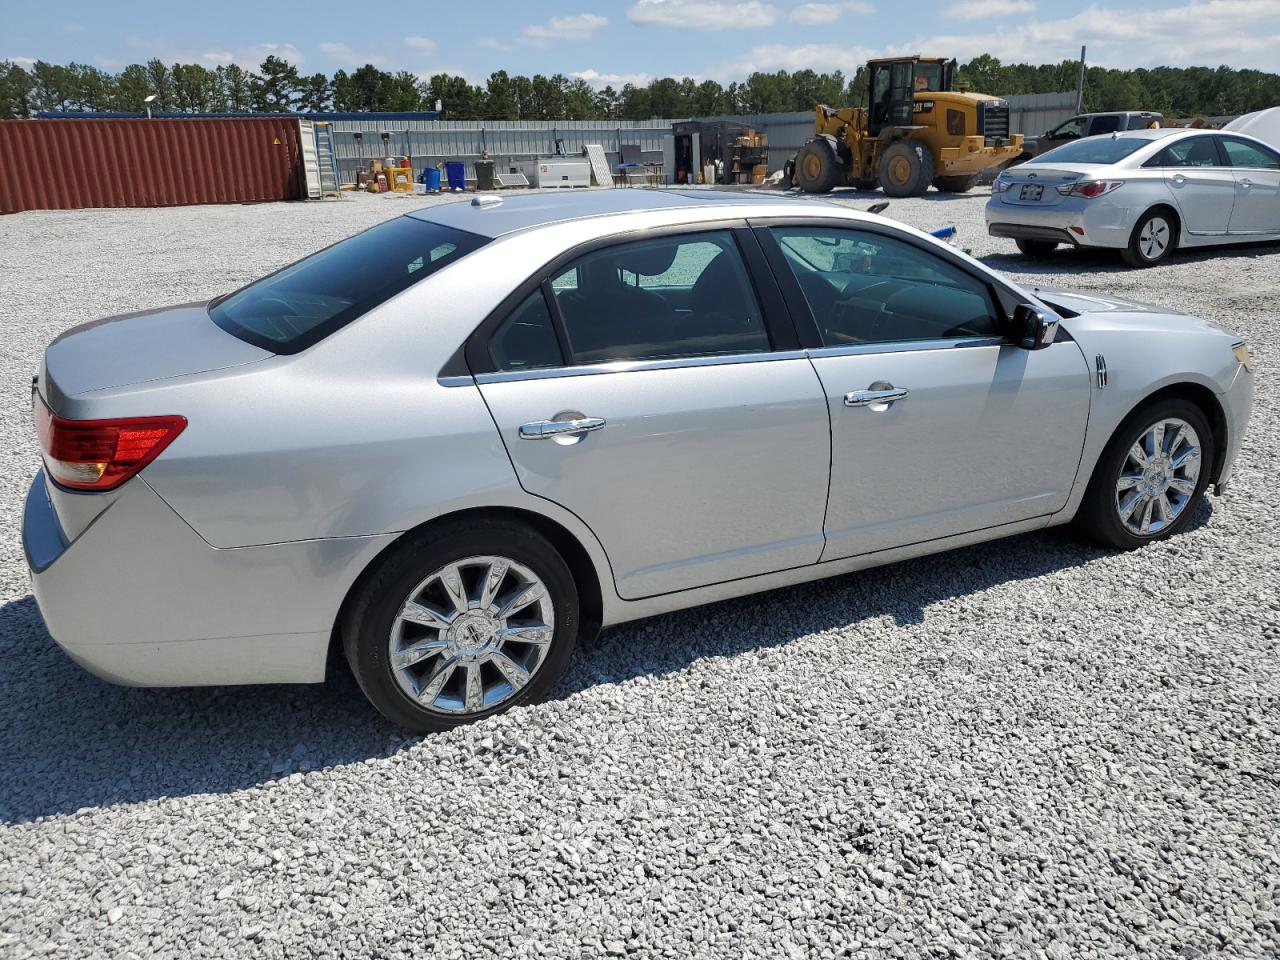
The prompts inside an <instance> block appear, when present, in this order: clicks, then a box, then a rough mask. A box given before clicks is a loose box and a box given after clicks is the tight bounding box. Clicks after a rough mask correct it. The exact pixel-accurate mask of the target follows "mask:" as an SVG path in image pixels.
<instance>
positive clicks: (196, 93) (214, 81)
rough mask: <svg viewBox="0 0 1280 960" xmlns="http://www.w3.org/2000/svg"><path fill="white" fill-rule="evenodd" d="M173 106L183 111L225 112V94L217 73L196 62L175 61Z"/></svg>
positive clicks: (172, 70)
mask: <svg viewBox="0 0 1280 960" xmlns="http://www.w3.org/2000/svg"><path fill="white" fill-rule="evenodd" d="M169 73H170V76H172V77H173V101H174V102H173V106H174V109H175V110H180V111H182V112H183V113H226V112H227V95H226V91H225V90H224V89H223V86H222V81H221V79H220V78H219V77H218V74H217V73H216V72H214V71H213V70H210V69H209V68H208V67H205V66H202V65H200V64H198V63H175V64H174V65H173V67H172V68H171V69H170V71H169Z"/></svg>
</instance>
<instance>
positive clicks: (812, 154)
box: [795, 140, 845, 193]
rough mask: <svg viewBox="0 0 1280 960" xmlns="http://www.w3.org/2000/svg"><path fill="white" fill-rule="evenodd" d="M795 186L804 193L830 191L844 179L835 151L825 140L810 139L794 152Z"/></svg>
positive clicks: (843, 172)
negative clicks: (797, 151) (798, 150)
mask: <svg viewBox="0 0 1280 960" xmlns="http://www.w3.org/2000/svg"><path fill="white" fill-rule="evenodd" d="M795 164H796V186H798V187H799V188H800V189H801V190H803V191H804V192H805V193H830V192H831V191H832V190H834V189H835V188H836V187H838V186H840V185H841V184H842V183H844V181H845V171H844V170H843V169H842V168H841V166H840V161H839V159H837V157H836V154H835V151H834V150H832V149H831V144H830V143H828V142H827V141H826V140H810V141H809V142H808V143H806V144H805V145H804V146H803V147H801V148H800V152H799V153H797V154H796V160H795Z"/></svg>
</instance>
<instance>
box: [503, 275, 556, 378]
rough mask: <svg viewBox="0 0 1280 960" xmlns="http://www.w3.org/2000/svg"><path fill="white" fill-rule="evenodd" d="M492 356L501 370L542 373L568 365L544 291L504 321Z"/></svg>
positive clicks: (532, 297) (528, 300)
mask: <svg viewBox="0 0 1280 960" xmlns="http://www.w3.org/2000/svg"><path fill="white" fill-rule="evenodd" d="M489 353H490V355H491V356H492V357H493V365H494V367H495V368H496V369H498V370H538V369H545V368H546V367H559V366H561V365H562V364H563V363H564V360H563V359H562V358H561V356H560V343H559V341H557V340H556V330H555V327H554V326H552V323H551V311H549V310H548V309H547V301H546V300H545V299H544V298H543V296H542V291H541V290H535V291H533V293H531V294H530V295H529V296H528V297H527V298H526V299H525V301H524V303H522V304H520V306H518V307H516V308H515V310H513V311H512V312H511V315H510V316H509V317H507V319H505V320H503V321H502V325H501V326H499V327H498V329H497V330H496V331H495V332H494V334H493V340H492V341H490V343H489Z"/></svg>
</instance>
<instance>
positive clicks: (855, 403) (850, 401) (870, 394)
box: [844, 387, 910, 407]
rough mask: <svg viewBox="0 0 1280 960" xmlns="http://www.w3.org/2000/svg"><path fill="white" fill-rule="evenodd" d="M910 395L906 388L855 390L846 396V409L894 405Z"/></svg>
mask: <svg viewBox="0 0 1280 960" xmlns="http://www.w3.org/2000/svg"><path fill="white" fill-rule="evenodd" d="M909 393H910V391H909V390H907V389H906V388H905V387H888V388H887V389H884V390H855V391H853V392H852V393H846V394H845V395H844V405H845V406H846V407H869V406H871V405H872V404H873V403H886V404H887V403H892V402H893V401H894V400H901V399H903V398H904V397H906V396H907V395H908V394H909Z"/></svg>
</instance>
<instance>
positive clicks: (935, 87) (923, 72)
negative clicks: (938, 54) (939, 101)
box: [915, 63, 943, 93]
mask: <svg viewBox="0 0 1280 960" xmlns="http://www.w3.org/2000/svg"><path fill="white" fill-rule="evenodd" d="M942 66H943V65H942V64H940V63H917V64H916V78H915V79H916V90H917V91H920V92H924V91H929V92H931V93H937V92H939V91H940V90H942Z"/></svg>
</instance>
